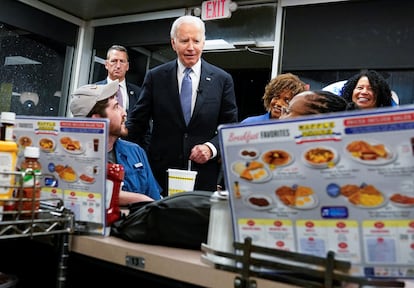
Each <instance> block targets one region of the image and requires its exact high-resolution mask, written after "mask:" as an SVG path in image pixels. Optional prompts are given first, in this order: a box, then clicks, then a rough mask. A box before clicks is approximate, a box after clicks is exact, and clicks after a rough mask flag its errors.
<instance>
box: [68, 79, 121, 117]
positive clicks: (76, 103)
mask: <svg viewBox="0 0 414 288" xmlns="http://www.w3.org/2000/svg"><path fill="white" fill-rule="evenodd" d="M118 89H119V82H118V80H115V81H112V82H111V83H108V84H104V85H97V84H87V85H84V86H81V87H79V88H78V89H76V90H75V91H74V92H73V93H72V101H71V103H70V111H71V112H72V114H73V116H74V117H86V115H88V113H89V112H90V111H91V110H92V108H93V107H94V106H95V104H96V102H98V101H101V100H105V99H107V98H109V97H111V96H114V95H115V94H116V93H117V91H118Z"/></svg>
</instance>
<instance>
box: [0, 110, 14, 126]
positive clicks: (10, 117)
mask: <svg viewBox="0 0 414 288" xmlns="http://www.w3.org/2000/svg"><path fill="white" fill-rule="evenodd" d="M0 119H1V120H0V121H1V123H6V124H15V123H16V113H14V112H1V116H0Z"/></svg>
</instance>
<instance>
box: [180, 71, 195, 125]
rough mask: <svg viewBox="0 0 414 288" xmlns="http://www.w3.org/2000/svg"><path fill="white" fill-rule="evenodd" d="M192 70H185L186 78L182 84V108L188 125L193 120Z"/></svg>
mask: <svg viewBox="0 0 414 288" xmlns="http://www.w3.org/2000/svg"><path fill="white" fill-rule="evenodd" d="M191 71H192V70H191V68H185V70H184V78H183V82H182V84H181V95H180V98H181V108H182V109H183V113H184V119H185V123H186V124H187V125H188V122H190V118H191V96H192V94H193V88H192V87H193V84H192V82H191V77H190V73H191Z"/></svg>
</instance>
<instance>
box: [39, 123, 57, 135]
mask: <svg viewBox="0 0 414 288" xmlns="http://www.w3.org/2000/svg"><path fill="white" fill-rule="evenodd" d="M36 133H37V134H40V133H42V134H57V128H56V122H54V121H38V122H37V129H36Z"/></svg>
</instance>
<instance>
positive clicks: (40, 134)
mask: <svg viewBox="0 0 414 288" xmlns="http://www.w3.org/2000/svg"><path fill="white" fill-rule="evenodd" d="M107 127H109V123H108V120H106V119H91V118H66V117H27V116H17V117H16V125H15V128H14V137H15V139H16V143H17V145H18V149H19V150H18V160H17V166H18V167H19V165H20V163H21V162H22V161H23V160H24V155H23V151H24V148H25V147H26V146H37V147H39V148H40V157H39V162H40V163H41V165H42V175H43V177H42V183H41V185H42V189H41V198H48V199H54V198H59V199H63V201H64V205H65V208H68V209H70V210H71V211H73V213H74V218H75V230H77V231H78V232H87V233H91V234H95V233H97V234H104V233H105V215H106V210H105V207H106V204H105V197H106V163H107V160H106V157H107V153H106V151H107V129H108V128H107Z"/></svg>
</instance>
